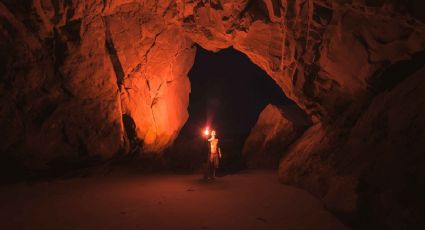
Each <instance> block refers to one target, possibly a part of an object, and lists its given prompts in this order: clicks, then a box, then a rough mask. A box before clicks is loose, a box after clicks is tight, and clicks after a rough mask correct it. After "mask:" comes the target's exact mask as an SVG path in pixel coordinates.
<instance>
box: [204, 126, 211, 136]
mask: <svg viewBox="0 0 425 230" xmlns="http://www.w3.org/2000/svg"><path fill="white" fill-rule="evenodd" d="M204 135H205V136H208V135H210V130H209V129H208V128H205V130H204Z"/></svg>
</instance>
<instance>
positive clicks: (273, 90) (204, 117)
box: [166, 47, 293, 172]
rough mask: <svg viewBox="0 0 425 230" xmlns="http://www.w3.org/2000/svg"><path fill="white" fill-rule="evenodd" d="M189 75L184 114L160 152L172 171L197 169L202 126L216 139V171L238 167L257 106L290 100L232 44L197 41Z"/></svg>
mask: <svg viewBox="0 0 425 230" xmlns="http://www.w3.org/2000/svg"><path fill="white" fill-rule="evenodd" d="M189 78H190V82H191V93H190V99H189V101H190V103H189V108H188V111H189V118H188V120H187V122H186V124H185V125H184V127H183V128H182V130H181V132H180V134H179V136H178V138H177V139H176V141H175V142H174V144H173V146H172V147H171V148H170V149H169V150H168V151H167V152H166V155H167V158H168V160H169V162H168V163H169V165H170V166H171V168H173V169H174V170H176V171H182V172H194V171H196V170H199V169H200V166H201V165H202V163H203V162H204V160H205V159H206V155H207V153H208V144H207V141H206V138H205V137H203V136H202V133H201V132H202V130H203V129H204V128H205V127H207V126H208V127H210V128H211V129H215V130H216V131H217V135H218V138H219V140H220V147H221V149H222V152H223V159H222V161H221V166H220V168H219V171H221V172H232V171H237V170H239V169H242V168H244V167H245V166H244V162H243V159H242V155H241V152H242V148H243V145H244V142H245V140H246V138H247V137H248V135H249V133H250V131H251V129H252V128H253V126H254V125H255V123H256V121H257V119H258V116H259V114H260V112H261V111H262V110H263V109H264V108H265V107H266V106H267V105H268V104H275V105H288V104H293V102H292V101H291V100H290V99H288V98H287V97H286V96H285V94H284V93H283V91H282V90H281V89H280V87H279V86H278V85H277V84H276V83H275V82H274V80H273V79H272V78H270V77H269V76H268V75H267V74H266V73H265V72H264V71H263V70H262V69H261V68H260V67H258V66H257V65H255V64H254V63H252V62H251V61H250V60H249V58H248V57H247V56H246V55H244V54H243V53H241V52H239V51H236V50H235V49H233V48H228V49H224V50H221V51H219V52H217V53H214V52H210V51H207V50H205V49H203V48H201V47H198V49H197V54H196V58H195V63H194V65H193V67H192V69H191V71H190V72H189Z"/></svg>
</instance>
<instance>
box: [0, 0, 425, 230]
mask: <svg viewBox="0 0 425 230" xmlns="http://www.w3.org/2000/svg"><path fill="white" fill-rule="evenodd" d="M423 9H424V2H423V1H420V0H408V1H396V0H388V1H366V0H338V1H330V0H281V1H275V0H232V1H231V0H211V1H200V0H199V1H184V0H159V1H151V0H103V1H100V0H86V1H80V0H71V1H65V0H57V1H56V0H32V1H25V0H2V1H0V32H1V33H0V51H1V52H0V57H1V62H0V73H1V80H0V111H1V112H0V116H1V119H0V130H1V132H2V134H3V135H2V138H1V139H0V151H1V157H2V158H3V159H6V160H2V161H1V162H2V163H3V164H5V165H13V164H11V163H10V162H20V163H22V164H23V165H24V166H25V167H32V168H46V167H49V166H51V165H54V164H58V162H66V163H69V162H74V161H77V162H78V161H87V160H89V161H90V160H93V158H94V159H97V158H106V159H108V158H110V157H112V156H115V155H119V154H120V153H127V152H131V151H133V150H138V149H140V152H143V153H157V152H161V151H162V150H163V149H164V148H166V147H167V146H168V145H169V144H170V143H172V141H173V140H174V138H175V137H176V135H177V134H178V132H179V130H180V128H181V127H182V125H183V124H184V122H185V120H186V119H187V111H186V108H187V105H188V94H189V92H190V86H189V82H188V80H187V77H186V75H187V72H188V70H189V69H190V67H191V65H192V63H193V58H194V52H195V51H194V48H193V46H192V45H193V43H197V44H199V45H201V46H203V47H204V48H206V49H209V50H214V51H216V50H220V49H222V48H225V47H229V46H233V47H234V48H235V49H237V50H239V51H241V52H243V53H245V54H246V55H247V56H248V57H249V58H250V59H251V60H252V61H253V62H254V63H255V64H257V65H258V66H260V67H261V68H262V69H264V70H265V71H266V72H267V73H268V74H269V75H270V77H272V78H273V79H274V80H275V81H276V83H277V84H278V85H279V86H280V87H281V88H282V90H283V91H284V92H285V94H286V95H287V96H288V97H290V98H291V99H292V100H293V101H294V102H295V103H296V104H297V105H298V106H299V107H300V108H302V109H303V110H304V111H305V112H306V113H307V114H308V115H309V116H310V117H311V119H312V120H313V122H314V123H315V125H314V126H312V127H311V128H310V129H309V130H307V131H306V132H305V133H304V134H303V135H302V136H301V137H300V138H299V139H298V140H297V141H296V142H295V143H294V144H293V145H292V146H291V147H290V149H289V151H288V153H287V154H286V157H284V158H283V159H282V161H281V164H280V170H279V175H280V178H281V180H282V181H283V182H284V183H288V184H293V185H297V186H300V187H303V188H305V189H307V190H309V191H310V192H312V193H313V194H315V195H317V196H318V197H321V198H323V200H324V201H325V202H326V204H327V206H328V207H329V208H331V209H332V210H335V211H337V212H339V213H341V215H343V216H345V217H346V218H349V219H350V218H354V219H356V218H358V219H361V220H364V221H366V222H367V221H368V218H369V217H370V218H372V220H371V221H372V222H374V223H375V224H377V225H378V226H379V227H382V226H385V227H388V226H392V227H393V228H395V229H397V228H404V227H406V226H407V227H410V226H415V224H416V223H418V222H420V218H419V216H421V214H422V213H421V210H422V211H423V210H424V209H423V207H422V206H420V205H417V204H413V203H414V202H413V201H412V200H411V199H409V197H420V195H417V194H414V191H415V189H411V188H415V186H418V185H421V183H423V177H421V175H423V174H420V169H416V168H419V166H415V165H417V164H420V163H421V162H422V163H423V162H424V161H423V158H421V156H420V154H419V152H420V150H417V148H419V147H417V146H416V144H415V143H422V142H423V141H422V139H421V138H422V137H423V128H422V127H423V126H421V124H422V122H423V120H422V119H421V117H423V116H421V115H422V113H421V112H422V111H420V109H419V108H422V107H421V105H422V104H421V103H422V102H421V98H423V93H422V91H421V90H420V87H421V84H422V83H423V77H420V76H421V74H420V73H421V72H417V71H418V70H419V69H420V67H422V66H424V64H425V62H424V57H423V52H424V50H425V26H424V20H425V19H424V17H423V14H422V12H423ZM415 72H417V73H416V74H415ZM418 74H419V75H418ZM412 81H413V83H412ZM415 95H417V96H415ZM382 104H384V105H385V106H383V105H382ZM395 114H399V115H400V116H399V115H395ZM382 117H383V118H382ZM403 135H407V136H408V137H407V138H401V137H402V136H403ZM364 137H367V139H366V140H364ZM369 137H370V138H369ZM409 146H410V147H409ZM393 166H394V167H396V169H397V170H396V171H397V172H398V173H399V174H397V175H400V176H398V177H396V178H394V180H390V181H388V180H387V179H386V178H387V176H386V175H393V174H388V173H389V172H392V170H391V167H393ZM412 167H413V168H412ZM415 167H416V168H415ZM2 168H3V167H2ZM13 168H16V167H15V166H13ZM401 175H403V176H404V177H403V176H401ZM406 178H407V179H406ZM378 182H379V183H378ZM404 188H405V189H404ZM341 194H349V195H346V196H343V195H341ZM401 198H405V199H402V200H400V199H401ZM423 203H425V202H423ZM384 204H385V205H388V207H387V206H385V205H384ZM356 210H360V212H356ZM362 210H369V211H368V212H370V213H367V212H366V213H363V214H362ZM379 210H391V211H387V212H385V213H383V212H379ZM406 210H408V211H406ZM362 215H363V216H362ZM422 216H423V215H422ZM369 222H370V221H369ZM420 224H422V223H420Z"/></svg>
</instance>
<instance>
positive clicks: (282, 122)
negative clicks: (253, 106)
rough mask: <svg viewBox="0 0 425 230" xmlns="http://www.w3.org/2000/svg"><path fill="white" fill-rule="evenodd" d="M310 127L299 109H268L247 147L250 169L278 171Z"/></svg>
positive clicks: (274, 107) (270, 105)
mask: <svg viewBox="0 0 425 230" xmlns="http://www.w3.org/2000/svg"><path fill="white" fill-rule="evenodd" d="M309 125H310V121H309V119H308V118H307V116H306V115H305V114H304V112H303V111H302V110H301V109H299V108H298V107H297V106H296V105H285V106H277V105H272V104H269V105H267V106H266V107H265V108H264V109H263V111H262V112H261V113H260V116H259V117H258V120H257V122H256V124H255V126H254V127H253V128H252V130H251V132H250V134H249V136H248V138H247V139H246V141H245V144H244V146H243V150H242V155H243V157H244V159H245V162H246V166H247V167H248V168H277V167H278V165H279V159H280V158H281V157H282V154H283V153H284V152H285V150H286V149H287V148H288V146H289V145H290V144H292V142H294V141H295V140H296V139H297V138H298V137H299V136H300V135H301V134H302V133H303V132H304V130H306V129H307V128H308V126H309Z"/></svg>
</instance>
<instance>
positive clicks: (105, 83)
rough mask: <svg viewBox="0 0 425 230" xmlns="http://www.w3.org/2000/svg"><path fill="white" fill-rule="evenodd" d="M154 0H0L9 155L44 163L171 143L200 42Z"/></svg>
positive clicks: (4, 121) (183, 114)
mask: <svg viewBox="0 0 425 230" xmlns="http://www.w3.org/2000/svg"><path fill="white" fill-rule="evenodd" d="M149 2H151V1H147V2H139V1H127V2H124V1H121V2H120V1H109V2H106V1H85V2H80V1H32V2H28V1H26V2H25V1H22V2H19V1H2V2H0V14H1V15H0V16H1V17H0V19H1V25H2V27H1V31H2V33H1V39H0V41H1V45H0V46H1V49H2V52H1V56H2V60H3V61H2V66H1V73H2V81H1V102H2V104H3V105H2V107H1V111H2V113H1V115H2V117H3V118H2V120H1V129H2V132H3V133H5V134H7V135H5V138H2V140H1V144H0V146H1V152H2V155H3V156H4V157H5V158H8V159H9V160H12V161H18V162H22V161H24V162H25V165H26V166H29V167H32V168H37V169H38V168H40V169H42V168H46V167H49V164H50V163H51V162H55V161H57V160H58V161H63V162H67V161H73V160H75V161H80V160H81V159H92V158H99V157H100V158H104V159H108V158H110V157H112V156H114V155H117V154H120V153H126V152H129V151H130V150H134V149H139V148H140V149H141V152H143V153H150V152H152V153H154V152H159V151H161V150H163V149H164V148H166V147H167V146H168V145H170V144H171V143H172V141H173V140H174V138H175V137H176V136H177V134H178V132H179V130H180V128H181V127H182V125H183V124H184V123H185V121H186V119H187V117H188V114H187V106H188V99H189V97H188V96H189V93H190V83H189V80H188V78H187V73H188V71H189V69H190V68H191V66H192V64H193V60H194V55H195V49H194V48H193V42H192V41H191V40H190V39H188V38H187V37H186V36H185V35H184V34H183V33H182V32H181V29H179V27H177V26H175V25H174V24H173V22H171V19H170V21H169V20H168V19H169V18H172V16H169V14H173V12H174V11H173V10H172V9H169V10H168V11H166V8H167V7H168V5H167V4H165V3H164V5H161V4H158V5H156V4H150V3H149Z"/></svg>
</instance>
